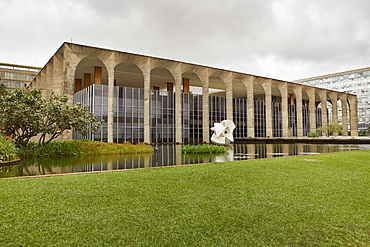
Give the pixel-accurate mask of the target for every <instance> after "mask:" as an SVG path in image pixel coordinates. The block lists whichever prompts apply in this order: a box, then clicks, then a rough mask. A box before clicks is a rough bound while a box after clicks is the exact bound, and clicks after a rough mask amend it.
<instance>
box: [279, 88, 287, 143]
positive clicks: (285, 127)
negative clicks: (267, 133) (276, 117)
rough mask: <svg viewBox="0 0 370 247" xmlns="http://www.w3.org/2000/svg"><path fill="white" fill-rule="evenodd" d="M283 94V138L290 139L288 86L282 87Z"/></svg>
mask: <svg viewBox="0 0 370 247" xmlns="http://www.w3.org/2000/svg"><path fill="white" fill-rule="evenodd" d="M280 92H281V117H282V119H281V121H282V128H283V130H282V131H283V133H282V134H283V137H289V127H288V123H289V122H288V84H287V83H284V84H283V85H282V86H281V87H280Z"/></svg>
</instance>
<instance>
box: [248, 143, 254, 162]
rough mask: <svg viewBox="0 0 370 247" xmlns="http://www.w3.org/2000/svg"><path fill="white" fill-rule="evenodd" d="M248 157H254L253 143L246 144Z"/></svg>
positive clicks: (251, 158)
mask: <svg viewBox="0 0 370 247" xmlns="http://www.w3.org/2000/svg"><path fill="white" fill-rule="evenodd" d="M247 150H248V154H249V155H248V159H250V160H253V159H255V158H256V155H255V154H256V146H255V144H247Z"/></svg>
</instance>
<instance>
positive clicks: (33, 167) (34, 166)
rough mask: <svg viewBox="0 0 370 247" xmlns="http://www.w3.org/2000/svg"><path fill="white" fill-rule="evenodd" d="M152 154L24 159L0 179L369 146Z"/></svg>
mask: <svg viewBox="0 0 370 247" xmlns="http://www.w3.org/2000/svg"><path fill="white" fill-rule="evenodd" d="M156 147H157V151H156V152H155V153H154V154H143V155H100V156H80V157H62V158H43V159H26V160H22V161H21V163H20V164H18V165H13V166H4V167H0V178H5V177H20V176H36V175H49V174H61V173H79V172H94V171H104V170H125V169H134V168H149V167H164V166H174V165H187V164H199V163H211V162H224V161H234V160H251V159H263V158H273V157H284V156H295V155H310V154H319V153H333V152H344V151H351V150H370V145H369V144H356V145H353V144H303V143H299V144H234V145H232V146H230V147H229V151H228V152H227V153H226V154H206V155H205V154H198V155H192V154H181V152H180V148H181V146H180V145H158V146H156Z"/></svg>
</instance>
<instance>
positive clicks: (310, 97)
mask: <svg viewBox="0 0 370 247" xmlns="http://www.w3.org/2000/svg"><path fill="white" fill-rule="evenodd" d="M306 92H307V95H308V104H309V108H310V132H311V133H316V106H315V89H314V88H310V89H308V90H307V91H306Z"/></svg>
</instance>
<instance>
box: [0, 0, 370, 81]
mask: <svg viewBox="0 0 370 247" xmlns="http://www.w3.org/2000/svg"><path fill="white" fill-rule="evenodd" d="M0 9H1V15H0V22H1V24H0V62H4V63H14V64H24V65H30V66H40V67H42V66H44V65H45V64H46V63H47V61H48V60H49V59H50V58H51V56H52V55H53V54H54V53H55V52H56V50H57V49H58V48H59V47H60V46H61V45H62V43H63V42H65V41H67V42H70V41H71V40H72V42H73V43H77V44H84V45H91V46H96V47H102V48H107V49H114V50H119V51H126V52H132V53H137V54H143V55H149V56H155V57H161V58H168V59H173V60H178V61H183V62H190V63H195V64H201V65H207V66H211V67H216V68H222V69H228V70H232V71H238V72H243V73H249V74H254V75H260V76H265V77H271V78H275V79H281V80H287V81H290V80H295V79H301V78H307V77H312V76H318V75H323V74H329V73H334V72H340V71H345V70H352V69H358V68H364V67H370V2H369V0H353V1H349V0H309V1H307V0H197V1H195V0H156V1H154V0H152V1H149V0H129V1H127V0H0Z"/></svg>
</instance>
